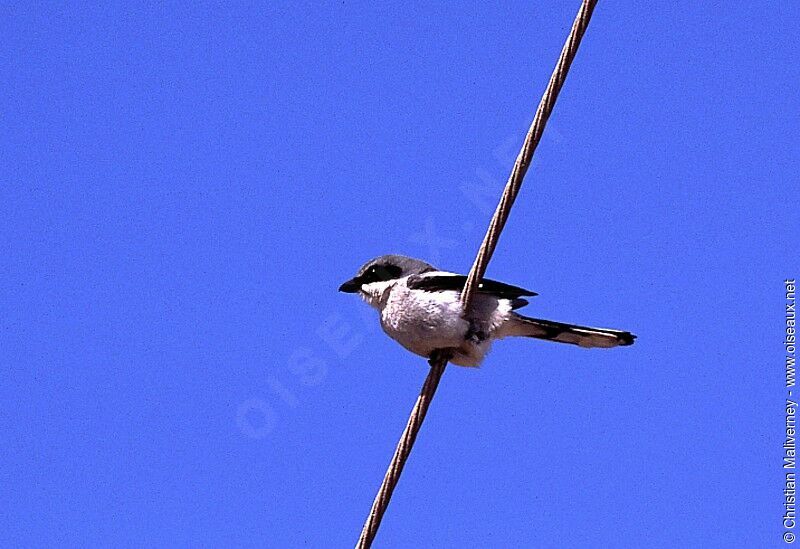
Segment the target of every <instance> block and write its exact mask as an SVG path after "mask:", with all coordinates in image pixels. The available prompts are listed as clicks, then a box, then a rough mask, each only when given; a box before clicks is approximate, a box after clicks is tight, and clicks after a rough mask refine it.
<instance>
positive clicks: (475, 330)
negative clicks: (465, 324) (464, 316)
mask: <svg viewBox="0 0 800 549" xmlns="http://www.w3.org/2000/svg"><path fill="white" fill-rule="evenodd" d="M464 339H465V340H467V341H469V342H470V343H474V344H475V345H480V344H481V343H483V342H484V341H486V340H487V339H489V334H487V333H486V332H484V331H483V329H482V328H481V326H479V325H477V324H476V323H474V322H470V323H469V330H467V335H465V336H464Z"/></svg>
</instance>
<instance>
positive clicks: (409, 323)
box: [364, 278, 511, 366]
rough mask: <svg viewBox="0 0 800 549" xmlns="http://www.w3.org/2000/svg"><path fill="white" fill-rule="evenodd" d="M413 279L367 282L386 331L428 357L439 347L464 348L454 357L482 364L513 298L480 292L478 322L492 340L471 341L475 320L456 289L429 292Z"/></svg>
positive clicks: (465, 362)
mask: <svg viewBox="0 0 800 549" xmlns="http://www.w3.org/2000/svg"><path fill="white" fill-rule="evenodd" d="M406 282H407V279H405V278H403V279H399V280H395V281H392V282H390V283H387V282H376V283H373V284H369V285H367V286H365V288H364V289H365V290H366V291H367V295H366V296H365V299H366V300H367V301H368V302H369V303H370V304H371V305H372V306H374V307H375V308H377V309H378V310H379V311H380V313H381V325H382V326H383V329H384V331H385V332H386V333H387V334H388V335H389V336H390V337H391V338H392V339H394V340H395V341H397V342H398V343H400V344H401V345H402V346H403V347H405V348H406V349H408V350H409V351H411V352H412V353H415V354H417V355H420V356H424V357H428V356H430V354H431V353H432V352H433V351H434V350H436V349H445V348H451V349H458V350H459V351H458V352H457V353H456V356H455V357H454V358H453V360H452V362H453V363H454V364H459V365H462V366H477V365H478V364H480V362H481V360H482V359H483V356H484V355H485V354H486V352H487V351H488V350H489V347H490V345H491V338H492V336H494V335H495V332H496V330H497V328H498V327H499V326H500V325H502V323H503V322H505V320H506V319H507V318H508V313H509V312H510V310H511V306H510V303H509V302H508V300H505V299H500V300H498V299H496V298H494V297H492V296H488V295H485V294H479V295H477V296H476V299H475V300H474V301H473V308H472V314H473V317H474V318H473V319H472V320H473V323H475V324H477V325H478V327H480V329H481V330H482V331H483V332H485V333H486V334H487V335H488V336H489V339H488V340H487V341H484V342H482V343H481V344H478V345H476V344H474V343H471V342H468V341H466V339H465V338H466V335H467V332H468V331H469V328H470V322H468V321H467V320H465V319H464V318H463V316H462V314H461V312H462V308H461V303H460V301H459V293H458V292H456V291H442V292H426V291H422V290H412V289H410V288H409V287H408V286H407V285H406Z"/></svg>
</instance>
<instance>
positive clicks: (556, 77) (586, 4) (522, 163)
mask: <svg viewBox="0 0 800 549" xmlns="http://www.w3.org/2000/svg"><path fill="white" fill-rule="evenodd" d="M595 4H597V0H583V3H582V4H581V8H580V10H578V15H577V16H576V17H575V22H574V23H573V24H572V29H571V30H570V33H569V36H568V37H567V42H566V43H565V44H564V48H563V49H562V50H561V55H560V56H559V58H558V62H557V63H556V67H555V69H554V70H553V74H552V76H551V77H550V81H549V82H548V83H547V87H546V88H545V91H544V94H543V95H542V99H541V101H540V102H539V107H538V108H537V109H536V115H535V116H534V118H533V123H532V124H531V127H530V129H529V130H528V133H527V135H526V136H525V142H524V143H523V145H522V150H521V151H520V152H519V155H517V159H516V161H515V162H514V167H513V169H512V170H511V175H510V176H509V178H508V182H507V183H506V187H505V189H504V190H503V195H502V197H501V198H500V203H499V204H498V205H497V209H496V210H495V212H494V216H493V217H492V220H491V222H490V223H489V228H488V230H487V231H486V235H485V236H484V238H483V242H482V243H481V247H480V249H479V250H478V255H477V256H476V257H475V262H474V263H473V264H472V269H470V272H469V276H468V277H467V281H466V283H465V285H464V290H463V291H462V292H461V305H462V309H463V311H464V314H466V313H467V311H468V310H469V306H470V304H471V302H472V297H473V296H474V294H475V292H476V290H477V289H478V284H479V281H480V280H481V279H482V278H483V275H484V274H485V273H486V267H487V266H488V264H489V260H490V259H491V258H492V254H493V253H494V249H495V247H496V246H497V241H498V240H499V238H500V233H501V232H502V230H503V227H504V226H505V224H506V221H507V220H508V215H509V213H510V212H511V207H512V206H513V205H514V200H516V198H517V194H518V193H519V189H520V187H521V186H522V180H523V178H524V177H525V173H526V172H527V171H528V167H529V166H530V164H531V159H532V158H533V153H534V151H535V150H536V146H537V145H538V144H539V140H540V139H541V137H542V132H543V131H544V127H545V125H546V124H547V120H548V119H549V118H550V113H551V112H552V111H553V106H554V105H555V103H556V99H557V98H558V93H559V92H560V91H561V87H562V86H563V85H564V80H565V79H566V77H567V72H568V71H569V68H570V66H571V65H572V60H573V59H574V58H575V54H576V53H577V51H578V46H579V45H580V42H581V39H582V38H583V34H584V32H586V27H587V26H588V25H589V19H591V17H592V12H593V11H594V7H595ZM450 358H451V356H450V355H449V353H448V352H447V351H445V350H442V351H438V352H435V353H434V354H433V355H432V356H431V359H430V361H429V362H430V366H431V369H430V371H429V372H428V377H426V378H425V383H424V384H423V385H422V389H421V390H420V393H419V396H418V397H417V402H416V403H415V404H414V408H413V409H412V410H411V415H410V417H409V418H408V423H407V424H406V428H405V429H404V430H403V434H402V436H401V437H400V442H398V444H397V448H396V449H395V451H394V455H393V456H392V461H391V462H390V463H389V468H388V469H387V471H386V475H384V477H383V482H382V483H381V487H380V490H378V494H377V495H376V496H375V501H373V503H372V508H371V509H370V512H369V516H368V517H367V520H366V522H365V523H364V528H363V529H362V530H361V536H360V537H359V538H358V543H357V544H356V549H368V548H369V547H371V546H372V541H373V540H374V539H375V534H377V532H378V527H379V526H380V524H381V519H382V518H383V514H384V513H385V512H386V508H387V507H388V506H389V500H390V499H391V497H392V492H394V488H395V486H397V482H398V481H399V480H400V474H401V473H402V472H403V467H404V466H405V464H406V460H407V459H408V456H409V454H410V453H411V448H412V447H413V446H414V441H415V440H416V438H417V433H419V429H420V427H421V426H422V422H423V421H424V419H425V414H426V413H427V412H428V406H430V403H431V401H432V400H433V395H434V394H435V393H436V388H437V387H438V386H439V380H441V378H442V374H444V370H445V366H447V361H448V360H449V359H450Z"/></svg>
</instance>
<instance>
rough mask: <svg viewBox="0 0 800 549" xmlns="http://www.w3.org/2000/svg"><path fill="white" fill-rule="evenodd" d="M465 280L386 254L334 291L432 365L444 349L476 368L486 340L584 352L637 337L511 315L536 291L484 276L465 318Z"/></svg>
mask: <svg viewBox="0 0 800 549" xmlns="http://www.w3.org/2000/svg"><path fill="white" fill-rule="evenodd" d="M466 280H467V277H466V276H464V275H461V274H457V273H452V272H448V271H441V270H439V269H437V268H435V267H434V266H432V265H430V264H429V263H426V262H425V261H422V260H419V259H415V258H413V257H407V256H404V255H398V254H389V255H382V256H380V257H376V258H375V259H371V260H370V261H368V262H366V263H365V264H364V265H362V266H361V268H359V269H358V271H357V273H356V275H355V276H354V277H353V278H351V279H350V280H348V281H347V282H345V283H343V284H342V285H341V286H340V287H339V291H340V292H345V293H353V294H359V295H360V296H361V298H363V299H364V301H366V302H367V303H368V304H369V305H371V306H372V307H374V308H375V309H377V310H378V312H379V313H380V323H381V326H382V328H383V330H384V332H386V334H387V335H388V336H389V337H391V338H392V339H394V340H395V341H397V342H398V343H399V344H400V345H402V346H403V347H405V348H406V349H407V350H409V351H411V352H412V353H414V354H416V355H419V356H422V357H425V358H427V359H429V360H430V361H431V363H433V362H432V361H433V360H434V358H435V357H436V356H439V354H438V353H442V352H444V353H446V355H447V357H448V358H449V361H450V362H452V363H453V364H456V365H458V366H466V367H478V366H480V364H481V363H482V362H483V359H484V357H485V356H486V353H487V352H488V351H489V349H490V347H491V345H492V342H493V341H495V340H497V339H502V338H505V337H512V336H519V337H530V338H536V339H545V340H549V341H556V342H560V343H569V344H572V345H578V346H580V347H585V348H597V347H599V348H610V347H617V346H626V345H631V344H633V342H634V339H635V338H636V336H635V335H633V334H632V333H630V332H625V331H621V330H612V329H608V328H592V327H588V326H579V325H576V324H565V323H562V322H555V321H552V320H543V319H540V318H530V317H527V316H523V315H521V314H519V313H517V312H516V310H517V309H519V308H521V307H524V306H525V305H527V304H528V300H527V299H525V298H526V297H533V296H536V295H538V294H536V293H535V292H531V291H530V290H526V289H524V288H520V287H518V286H512V285H510V284H505V283H503V282H496V281H494V280H489V279H485V278H484V279H482V280H481V281H480V283H479V284H478V288H477V291H476V293H475V295H474V298H473V300H472V303H471V305H470V307H469V311H468V312H467V314H466V315H465V314H464V310H463V307H462V305H461V301H460V297H461V291H462V290H463V289H464V284H465V283H466Z"/></svg>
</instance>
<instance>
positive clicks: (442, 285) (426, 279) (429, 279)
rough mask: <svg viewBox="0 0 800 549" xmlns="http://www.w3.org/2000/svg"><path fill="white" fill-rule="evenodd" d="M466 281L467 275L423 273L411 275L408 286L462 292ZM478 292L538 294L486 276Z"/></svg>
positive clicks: (514, 296)
mask: <svg viewBox="0 0 800 549" xmlns="http://www.w3.org/2000/svg"><path fill="white" fill-rule="evenodd" d="M466 282H467V277H466V276H464V275H457V274H441V275H422V276H412V277H410V278H409V279H408V287H409V288H411V289H412V290H424V291H426V292H444V291H447V290H454V291H456V292H460V291H461V290H463V289H464V284H466ZM478 293H481V294H490V295H493V296H495V297H499V298H503V299H517V298H519V297H520V296H523V295H526V296H534V295H538V294H537V293H536V292H531V291H530V290H526V289H525V288H520V287H519V286H512V285H511V284H504V283H502V282H497V281H495V280H489V279H488V278H484V279H483V280H481V282H480V284H478ZM522 301H524V300H522Z"/></svg>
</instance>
